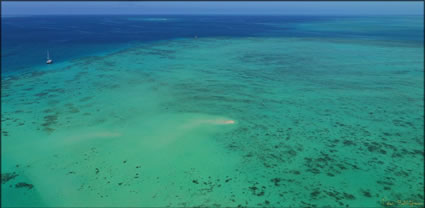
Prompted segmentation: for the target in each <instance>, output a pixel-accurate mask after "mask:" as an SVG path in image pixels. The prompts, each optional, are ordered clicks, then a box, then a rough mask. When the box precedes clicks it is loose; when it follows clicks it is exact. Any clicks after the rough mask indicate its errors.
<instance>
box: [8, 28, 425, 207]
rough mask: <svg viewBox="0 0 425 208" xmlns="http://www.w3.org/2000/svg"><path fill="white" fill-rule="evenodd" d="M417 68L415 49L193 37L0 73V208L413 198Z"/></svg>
mask: <svg viewBox="0 0 425 208" xmlns="http://www.w3.org/2000/svg"><path fill="white" fill-rule="evenodd" d="M332 24H333V23H332ZM277 28H278V27H277ZM309 30H311V28H310V29H309ZM423 56H424V51H423V43H416V42H412V41H400V40H398V41H386V40H363V39H350V38H329V37H327V38H323V37H320V38H319V37H316V38H315V37H204V38H203V37H199V38H197V39H195V38H183V39H173V40H166V41H156V42H150V43H141V44H138V45H137V46H134V47H130V48H127V49H122V50H118V51H116V52H110V53H107V54H102V55H97V56H91V57H82V58H78V59H74V60H69V61H67V62H60V63H55V64H53V65H49V66H42V67H39V68H37V70H33V71H26V72H22V73H20V74H19V76H18V75H9V76H3V78H2V155H1V156H2V172H3V173H2V199H3V201H2V205H4V206H30V205H31V206H106V205H110V206H145V207H146V206H161V207H164V206H172V207H176V206H179V207H180V206H232V207H234V206H249V207H257V206H271V207H273V206H274V207H276V206H286V207H287V206H292V207H294V206H314V205H315V206H320V207H322V206H333V207H335V206H338V207H339V206H350V207H360V206H368V207H376V206H384V205H383V204H382V199H383V198H384V199H385V200H388V201H396V200H398V199H401V200H413V201H421V200H422V198H423V196H424V192H423V186H424V184H423V176H424V173H423V159H424V158H423V150H424V149H423V136H424V135H423V128H424V126H423V123H424V120H423V118H424V117H423V116H424V113H423V107H424V106H423V94H424V91H423V90H424V89H423V83H424V80H423V72H424V70H423ZM232 121H233V122H232ZM5 173H9V175H5ZM13 173H14V174H13ZM4 176H8V177H4ZM19 183H26V184H30V185H32V186H30V185H25V184H21V185H17V184H19Z"/></svg>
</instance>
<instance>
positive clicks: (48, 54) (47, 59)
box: [47, 50, 50, 60]
mask: <svg viewBox="0 0 425 208" xmlns="http://www.w3.org/2000/svg"><path fill="white" fill-rule="evenodd" d="M49 59H50V57H49V50H47V60H49Z"/></svg>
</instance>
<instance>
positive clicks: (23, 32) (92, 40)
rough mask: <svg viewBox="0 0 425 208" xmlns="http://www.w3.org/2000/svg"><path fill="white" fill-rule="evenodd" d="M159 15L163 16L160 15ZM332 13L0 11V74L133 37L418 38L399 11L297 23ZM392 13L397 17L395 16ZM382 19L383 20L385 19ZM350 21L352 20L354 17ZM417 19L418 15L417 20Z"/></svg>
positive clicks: (107, 47) (412, 18)
mask: <svg viewBox="0 0 425 208" xmlns="http://www.w3.org/2000/svg"><path fill="white" fill-rule="evenodd" d="M164 18H165V19H166V20H164ZM356 18H357V19H359V20H360V19H364V18H365V17H336V16H320V17H318V16H28V17H2V19H1V21H2V38H1V43H2V46H1V47H2V48H1V49H2V55H1V59H2V74H8V73H12V72H17V71H19V70H24V69H30V68H34V66H40V65H42V64H44V61H45V56H46V50H47V49H49V50H50V53H51V56H52V57H53V58H54V60H55V62H62V61H67V60H71V59H73V58H78V57H82V56H88V55H94V54H96V53H102V52H105V51H110V50H116V49H119V48H122V47H130V46H131V45H132V44H133V43H140V42H148V41H157V40H167V39H174V38H192V37H194V36H198V37H218V36H219V37H254V36H270V37H273V36H286V37H321V38H350V39H353V38H360V39H361V38H368V39H371V38H374V39H382V40H393V41H411V42H417V43H420V44H423V27H421V28H418V27H417V25H418V24H417V22H418V21H422V19H423V16H410V17H409V16H407V17H402V18H404V19H406V20H407V21H408V22H412V21H413V22H414V23H413V24H412V25H413V26H412V25H408V24H407V25H406V26H403V27H402V28H400V27H399V26H398V27H394V26H392V25H391V23H390V24H388V21H391V20H392V19H393V18H394V17H367V18H369V19H372V20H374V18H375V19H376V21H373V22H372V23H370V24H378V26H379V27H382V28H381V30H364V29H362V28H360V29H359V28H356V27H353V28H352V29H349V30H347V29H344V30H338V28H330V30H317V28H310V29H308V28H307V29H305V28H304V29H299V28H297V27H296V26H297V25H298V24H301V23H318V24H317V25H319V26H320V23H326V22H329V21H332V20H335V19H338V20H341V19H347V20H350V19H352V20H355V19H356ZM396 19H400V17H397V18H396ZM387 20H388V21H387ZM354 22H355V21H354ZM422 24H423V21H422Z"/></svg>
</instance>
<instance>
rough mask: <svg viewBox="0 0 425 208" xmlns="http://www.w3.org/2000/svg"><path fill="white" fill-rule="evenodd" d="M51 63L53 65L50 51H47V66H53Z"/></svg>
mask: <svg viewBox="0 0 425 208" xmlns="http://www.w3.org/2000/svg"><path fill="white" fill-rule="evenodd" d="M51 63H53V60H52V59H50V56H49V50H47V61H46V64H51Z"/></svg>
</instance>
